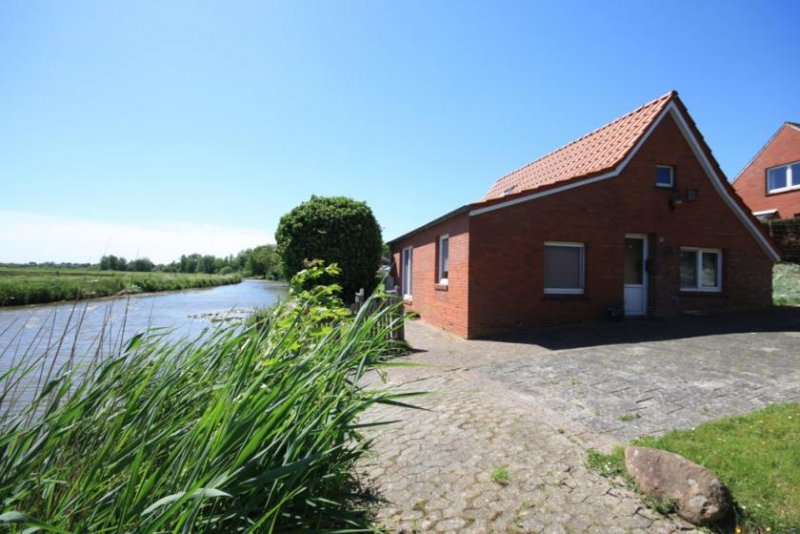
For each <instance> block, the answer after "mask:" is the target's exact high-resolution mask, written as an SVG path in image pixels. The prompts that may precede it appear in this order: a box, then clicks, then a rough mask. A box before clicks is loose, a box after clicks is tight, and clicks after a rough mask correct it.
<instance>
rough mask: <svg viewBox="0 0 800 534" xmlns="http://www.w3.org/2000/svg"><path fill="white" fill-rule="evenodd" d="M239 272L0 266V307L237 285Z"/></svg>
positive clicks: (240, 278) (239, 279) (239, 278)
mask: <svg viewBox="0 0 800 534" xmlns="http://www.w3.org/2000/svg"><path fill="white" fill-rule="evenodd" d="M241 281H242V277H241V275H239V274H238V273H233V274H227V275H218V274H183V273H162V272H151V273H137V272H115V271H97V270H90V269H39V268H7V267H4V268H0V306H20V305H25V304H44V303H48V302H58V301H62V300H81V299H90V298H98V297H108V296H112V295H122V294H132V293H143V292H146V293H149V292H158V291H176V290H181V289H190V288H202V287H214V286H220V285H226V284H237V283H239V282H241Z"/></svg>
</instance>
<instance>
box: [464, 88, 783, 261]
mask: <svg viewBox="0 0 800 534" xmlns="http://www.w3.org/2000/svg"><path fill="white" fill-rule="evenodd" d="M667 113H669V114H670V115H672V117H673V118H674V119H675V122H676V123H677V124H678V128H679V129H680V131H681V133H682V134H683V137H684V138H685V139H686V141H687V142H688V143H689V146H690V147H691V149H692V152H694V155H695V157H697V159H698V161H700V165H701V166H702V167H703V170H704V171H705V172H706V175H707V176H708V178H709V180H711V184H712V185H713V186H714V189H716V191H717V193H719V195H720V196H721V197H722V199H723V200H724V201H725V203H726V204H727V205H728V207H729V208H730V209H731V210H732V211H733V213H734V215H736V217H737V218H738V219H739V220H740V221H741V223H742V224H743V225H744V226H745V228H747V230H748V231H749V232H750V233H751V234H752V236H753V237H754V238H755V240H756V241H757V242H758V244H759V245H760V246H761V248H762V249H763V250H764V252H766V253H767V255H768V256H769V257H770V258H772V260H773V261H779V260H780V256H779V255H778V254H777V253H776V252H775V249H774V248H773V247H772V245H771V244H770V242H769V241H768V240H767V238H766V237H764V234H762V233H761V232H760V231H759V229H758V228H757V227H756V226H755V223H754V222H753V220H752V219H751V217H750V215H749V214H747V213H745V212H744V211H743V210H742V209H741V207H740V206H739V204H738V203H737V202H736V201H735V200H734V199H733V197H732V196H731V195H730V192H729V191H728V189H727V188H726V187H725V186H724V185H723V184H722V180H721V178H720V177H719V176H717V173H716V172H715V171H714V167H713V166H712V165H711V162H710V161H709V160H708V158H707V157H706V154H705V152H703V150H702V149H701V148H700V143H699V142H698V140H697V138H696V137H695V135H694V134H693V133H692V130H691V129H690V128H689V125H688V123H687V122H686V119H685V118H684V117H683V114H682V113H681V112H680V110H679V109H678V107H677V106H676V105H675V102H670V103H669V104H667V105H666V106H665V107H664V109H663V110H661V113H660V114H659V115H658V117H657V118H656V119H655V120H654V121H653V123H652V124H651V125H650V127H649V128H648V129H647V131H646V132H645V133H644V134H643V135H642V137H641V138H640V139H639V141H638V142H637V143H636V145H635V146H634V147H633V149H632V150H631V151H630V153H629V154H628V155H627V156H626V157H625V159H624V160H622V162H621V163H620V164H619V165H617V167H615V168H614V169H612V170H610V171H609V172H607V173H605V174H601V175H599V176H594V177H592V178H587V179H586V180H580V181H577V182H572V183H569V184H565V185H562V186H559V187H554V188H552V189H546V190H544V191H538V192H534V193H531V194H529V195H524V196H521V197H517V198H515V199H511V200H507V201H505V202H498V203H497V204H493V205H491V206H486V207H484V208H476V209H473V210H470V212H469V215H470V217H475V216H477V215H483V214H484V213H489V212H491V211H495V210H499V209H503V208H507V207H509V206H514V205H516V204H521V203H523V202H528V201H530V200H535V199H537V198H542V197H546V196H549V195H555V194H556V193H561V192H563V191H569V190H570V189H575V188H576V187H581V186H584V185H589V184H593V183H595V182H599V181H602V180H607V179H609V178H613V177H615V176H618V175H619V174H620V173H621V172H622V171H623V170H625V167H626V166H627V165H628V163H629V162H630V160H631V159H632V158H633V156H635V155H636V153H637V152H638V151H639V149H640V148H641V147H642V145H643V144H644V143H645V141H647V139H648V138H649V137H650V134H651V133H653V130H655V129H656V127H657V126H658V125H659V124H661V121H662V120H663V119H664V117H665V116H666V115H667Z"/></svg>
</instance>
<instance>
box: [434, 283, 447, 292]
mask: <svg viewBox="0 0 800 534" xmlns="http://www.w3.org/2000/svg"><path fill="white" fill-rule="evenodd" d="M448 287H449V286H448V285H447V284H434V286H433V289H435V290H436V291H449V289H448Z"/></svg>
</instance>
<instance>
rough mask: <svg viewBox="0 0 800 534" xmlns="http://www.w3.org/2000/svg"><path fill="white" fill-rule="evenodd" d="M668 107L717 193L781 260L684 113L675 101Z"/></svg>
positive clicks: (773, 259)
mask: <svg viewBox="0 0 800 534" xmlns="http://www.w3.org/2000/svg"><path fill="white" fill-rule="evenodd" d="M667 109H669V110H670V112H671V113H672V116H673V117H674V118H675V121H676V122H677V123H678V127H679V128H680V130H681V133H683V137H684V138H686V140H687V141H688V142H689V146H691V147H692V151H693V152H694V155H695V156H696V157H697V159H698V160H699V161H700V164H701V165H702V166H703V170H705V171H706V175H707V176H708V178H709V180H711V184H712V185H713V186H714V189H716V190H717V193H719V195H720V196H721V197H722V200H724V201H725V203H726V204H727V205H728V207H729V208H730V209H731V210H732V211H733V213H734V215H736V217H737V218H738V219H739V220H740V221H741V222H742V224H743V225H744V226H745V228H747V229H748V230H749V231H750V233H751V234H752V235H753V237H754V238H755V240H756V241H757V242H758V244H759V245H760V246H761V248H762V249H763V250H764V252H766V253H767V256H769V257H770V258H771V259H772V261H780V259H781V257H780V255H778V253H777V252H776V251H775V247H773V246H772V244H771V243H770V242H769V240H768V239H767V238H766V237H765V236H764V234H763V233H761V231H760V230H759V228H758V227H757V226H756V223H755V222H753V218H752V217H751V216H750V214H748V213H746V212H745V211H744V210H743V209H742V208H741V206H740V205H739V203H738V202H736V200H735V199H734V198H733V197H732V196H731V194H730V191H728V188H727V187H725V185H724V184H723V183H722V179H721V178H720V177H719V176H718V175H717V173H716V172H715V171H714V167H713V166H712V165H711V162H710V161H709V160H708V158H707V157H706V154H705V152H703V150H702V149H701V148H700V143H699V142H698V141H697V138H696V137H695V136H694V134H693V133H692V130H691V128H689V125H688V124H687V123H686V119H685V118H684V116H683V114H682V113H681V112H680V111H679V110H678V108H677V106H675V103H674V102H670V103H669V106H668V107H667Z"/></svg>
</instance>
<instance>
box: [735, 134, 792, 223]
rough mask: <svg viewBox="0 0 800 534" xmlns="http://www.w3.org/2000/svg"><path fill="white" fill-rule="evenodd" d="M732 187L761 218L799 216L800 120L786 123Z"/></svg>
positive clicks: (740, 174)
mask: <svg viewBox="0 0 800 534" xmlns="http://www.w3.org/2000/svg"><path fill="white" fill-rule="evenodd" d="M733 187H734V189H736V192H737V193H738V194H739V196H740V197H742V200H744V202H745V204H747V206H748V207H749V208H750V209H751V210H752V211H753V214H754V215H756V216H757V217H758V218H760V219H791V218H793V217H800V124H797V123H794V122H786V123H784V124H783V126H781V127H780V128H779V129H778V131H777V132H775V135H773V136H772V138H771V139H770V140H769V141H767V144H766V145H764V146H763V147H762V148H761V150H759V152H758V154H756V155H755V157H754V158H753V159H752V161H750V163H748V164H747V166H746V167H745V168H744V170H742V172H741V173H739V176H737V177H736V179H735V180H734V181H733Z"/></svg>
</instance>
